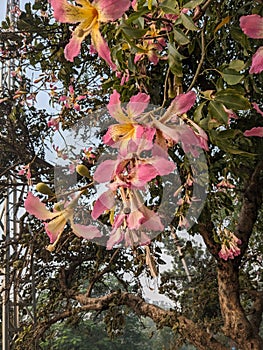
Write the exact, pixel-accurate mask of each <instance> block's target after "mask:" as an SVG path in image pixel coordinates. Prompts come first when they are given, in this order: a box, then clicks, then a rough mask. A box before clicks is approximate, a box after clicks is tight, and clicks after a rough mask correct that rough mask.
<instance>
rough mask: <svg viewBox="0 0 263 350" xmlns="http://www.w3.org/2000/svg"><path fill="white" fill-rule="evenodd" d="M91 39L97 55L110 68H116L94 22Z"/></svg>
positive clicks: (97, 25)
mask: <svg viewBox="0 0 263 350" xmlns="http://www.w3.org/2000/svg"><path fill="white" fill-rule="evenodd" d="M91 39H92V43H93V45H94V47H95V49H96V50H97V52H98V55H99V56H100V57H101V58H103V59H104V60H105V61H106V62H107V63H108V65H109V66H110V67H111V69H112V70H116V69H117V66H116V64H114V63H113V62H112V60H111V53H110V49H109V46H108V44H107V43H106V41H105V40H104V39H103V37H102V36H101V33H100V31H99V24H98V23H95V24H94V25H93V26H92V29H91Z"/></svg>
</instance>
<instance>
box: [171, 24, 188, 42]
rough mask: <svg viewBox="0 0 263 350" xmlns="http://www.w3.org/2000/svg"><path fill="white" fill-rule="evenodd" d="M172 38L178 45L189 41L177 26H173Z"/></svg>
mask: <svg viewBox="0 0 263 350" xmlns="http://www.w3.org/2000/svg"><path fill="white" fill-rule="evenodd" d="M174 40H175V41H176V42H177V43H178V44H180V45H187V44H189V42H190V40H189V39H188V37H187V36H186V35H185V34H184V32H183V31H182V30H181V29H179V28H174Z"/></svg>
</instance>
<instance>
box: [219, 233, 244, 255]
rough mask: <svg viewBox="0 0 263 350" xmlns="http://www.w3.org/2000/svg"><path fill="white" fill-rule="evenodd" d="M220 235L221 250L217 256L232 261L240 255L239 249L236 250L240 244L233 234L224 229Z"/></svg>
mask: <svg viewBox="0 0 263 350" xmlns="http://www.w3.org/2000/svg"><path fill="white" fill-rule="evenodd" d="M222 234H223V238H222V243H221V250H220V252H219V253H218V255H219V257H220V258H221V259H223V260H228V259H234V258H235V257H236V256H238V255H239V254H240V248H238V245H240V244H241V243H242V242H241V240H240V239H238V238H237V237H236V236H235V235H234V233H232V232H231V231H229V230H228V229H226V228H224V230H223V232H222Z"/></svg>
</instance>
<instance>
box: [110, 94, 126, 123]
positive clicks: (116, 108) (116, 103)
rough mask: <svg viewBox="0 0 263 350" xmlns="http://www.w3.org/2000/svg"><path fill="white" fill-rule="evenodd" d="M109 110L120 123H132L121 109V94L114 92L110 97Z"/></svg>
mask: <svg viewBox="0 0 263 350" xmlns="http://www.w3.org/2000/svg"><path fill="white" fill-rule="evenodd" d="M107 109H108V111H109V113H110V115H111V116H112V117H113V118H115V119H116V120H117V121H118V122H119V123H121V124H124V123H130V120H129V118H127V117H126V116H125V115H124V113H123V110H122V108H121V101H120V94H119V93H118V92H117V91H116V90H113V93H112V94H111V95H110V101H109V104H108V105H107Z"/></svg>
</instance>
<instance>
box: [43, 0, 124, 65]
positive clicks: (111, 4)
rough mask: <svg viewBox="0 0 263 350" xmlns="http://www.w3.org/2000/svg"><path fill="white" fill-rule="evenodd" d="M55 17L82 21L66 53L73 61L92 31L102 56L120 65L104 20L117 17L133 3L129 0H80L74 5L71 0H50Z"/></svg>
mask: <svg viewBox="0 0 263 350" xmlns="http://www.w3.org/2000/svg"><path fill="white" fill-rule="evenodd" d="M49 2H50V3H51V5H52V7H53V9H54V17H55V18H56V20H57V21H59V22H61V23H79V24H78V25H77V26H76V28H75V29H74V31H73V33H72V37H71V39H70V42H69V43H68V44H67V46H66V47H65V51H64V52H65V57H66V59H67V60H69V61H71V62H73V60H74V57H76V56H78V54H79V53H80V48H81V43H82V41H83V40H84V39H85V37H86V36H88V35H91V40H92V44H93V45H94V47H95V49H96V50H97V52H98V54H99V56H100V57H101V58H103V59H104V60H105V61H106V62H107V63H108V64H109V66H110V67H111V68H112V69H114V70H115V69H116V65H115V64H114V63H113V62H112V60H111V56H110V49H109V47H108V45H107V43H106V41H105V40H104V39H103V37H102V36H101V33H100V30H99V27H100V23H106V22H110V21H115V20H116V19H118V18H120V17H121V16H122V15H123V14H124V12H125V11H127V10H128V8H129V7H130V1H129V0H121V1H118V0H94V1H93V2H92V3H90V2H89V1H88V0H77V1H76V3H77V5H78V6H74V5H72V4H70V3H68V2H67V0H49ZM79 5H80V6H79Z"/></svg>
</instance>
